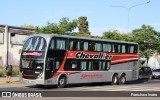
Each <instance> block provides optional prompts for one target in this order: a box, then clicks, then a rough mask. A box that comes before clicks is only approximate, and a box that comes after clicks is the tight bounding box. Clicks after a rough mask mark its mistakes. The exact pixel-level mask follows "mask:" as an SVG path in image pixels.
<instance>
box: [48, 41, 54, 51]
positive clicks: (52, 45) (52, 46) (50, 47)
mask: <svg viewBox="0 0 160 100" xmlns="http://www.w3.org/2000/svg"><path fill="white" fill-rule="evenodd" d="M49 49H54V39H52V40H51V42H50V46H49Z"/></svg>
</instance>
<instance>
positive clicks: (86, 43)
mask: <svg viewBox="0 0 160 100" xmlns="http://www.w3.org/2000/svg"><path fill="white" fill-rule="evenodd" d="M81 50H86V51H87V50H88V42H82V41H81Z"/></svg>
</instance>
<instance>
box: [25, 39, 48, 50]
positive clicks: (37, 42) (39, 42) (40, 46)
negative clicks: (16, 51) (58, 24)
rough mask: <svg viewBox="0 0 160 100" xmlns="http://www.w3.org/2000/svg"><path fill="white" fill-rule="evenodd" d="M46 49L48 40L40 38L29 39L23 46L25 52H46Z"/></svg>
mask: <svg viewBox="0 0 160 100" xmlns="http://www.w3.org/2000/svg"><path fill="white" fill-rule="evenodd" d="M45 49H46V40H45V39H44V38H42V37H38V36H36V37H31V38H29V39H28V40H27V41H26V42H25V44H24V46H23V51H45Z"/></svg>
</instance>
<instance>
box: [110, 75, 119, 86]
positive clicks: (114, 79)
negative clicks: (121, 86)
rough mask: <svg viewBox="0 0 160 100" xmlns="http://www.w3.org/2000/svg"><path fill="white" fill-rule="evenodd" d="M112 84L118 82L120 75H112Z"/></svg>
mask: <svg viewBox="0 0 160 100" xmlns="http://www.w3.org/2000/svg"><path fill="white" fill-rule="evenodd" d="M111 84H112V85H116V84H118V75H114V76H113V77H112V83H111Z"/></svg>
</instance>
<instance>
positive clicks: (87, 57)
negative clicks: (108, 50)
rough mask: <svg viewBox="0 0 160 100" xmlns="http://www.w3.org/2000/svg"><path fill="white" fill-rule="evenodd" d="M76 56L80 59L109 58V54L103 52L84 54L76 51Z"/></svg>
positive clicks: (110, 57)
mask: <svg viewBox="0 0 160 100" xmlns="http://www.w3.org/2000/svg"><path fill="white" fill-rule="evenodd" d="M76 58H80V59H106V60H111V59H112V56H111V55H106V54H105V53H102V52H101V53H99V54H85V53H84V52H78V53H76Z"/></svg>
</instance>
